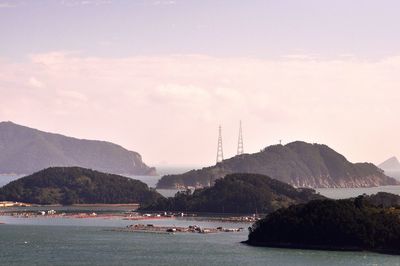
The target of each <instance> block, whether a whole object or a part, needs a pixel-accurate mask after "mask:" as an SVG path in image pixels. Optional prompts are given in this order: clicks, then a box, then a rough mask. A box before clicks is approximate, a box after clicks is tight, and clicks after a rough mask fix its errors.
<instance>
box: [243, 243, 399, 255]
mask: <svg viewBox="0 0 400 266" xmlns="http://www.w3.org/2000/svg"><path fill="white" fill-rule="evenodd" d="M240 243H242V244H245V245H248V246H253V247H269V248H285V249H303V250H324V251H340V252H373V253H380V254H386V255H394V256H398V255H400V250H390V249H364V248H361V247H336V246H329V245H306V244H293V243H264V242H250V241H249V240H245V241H241V242H240Z"/></svg>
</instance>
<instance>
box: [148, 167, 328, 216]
mask: <svg viewBox="0 0 400 266" xmlns="http://www.w3.org/2000/svg"><path fill="white" fill-rule="evenodd" d="M315 198H322V196H320V195H317V194H315V191H314V190H312V189H296V188H294V187H292V186H290V185H288V184H285V183H282V182H280V181H278V180H274V179H272V178H269V177H267V176H264V175H258V174H231V175H228V176H226V177H225V178H224V179H219V180H217V181H216V183H215V185H214V186H213V187H210V188H204V189H199V190H195V191H194V193H193V194H191V193H190V191H185V192H178V193H177V194H176V195H175V197H173V198H159V199H158V200H157V201H156V202H155V203H154V204H152V205H150V206H148V207H147V208H143V210H153V211H191V212H214V213H257V212H261V213H268V212H271V211H274V210H276V209H279V208H281V207H287V206H289V205H291V204H297V203H303V202H307V201H309V200H311V199H315Z"/></svg>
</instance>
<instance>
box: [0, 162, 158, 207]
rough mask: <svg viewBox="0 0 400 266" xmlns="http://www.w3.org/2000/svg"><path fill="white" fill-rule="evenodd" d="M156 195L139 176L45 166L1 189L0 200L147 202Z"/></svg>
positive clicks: (151, 200) (27, 201) (57, 202)
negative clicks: (136, 178) (137, 178)
mask: <svg viewBox="0 0 400 266" xmlns="http://www.w3.org/2000/svg"><path fill="white" fill-rule="evenodd" d="M159 197H162V196H161V195H160V194H158V193H157V192H155V191H153V190H150V189H149V188H148V186H147V185H146V184H145V183H143V182H140V181H138V180H134V179H131V178H127V177H123V176H118V175H113V174H105V173H101V172H97V171H93V170H89V169H85V168H80V167H52V168H48V169H45V170H42V171H39V172H37V173H35V174H32V175H30V176H27V177H23V178H20V179H18V180H16V181H13V182H11V183H9V184H8V185H6V186H4V187H3V188H1V189H0V200H9V201H20V202H26V203H35V204H63V205H70V204H78V203H89V204H92V203H108V204H111V203H141V204H149V203H151V202H153V201H155V200H156V199H157V198H159Z"/></svg>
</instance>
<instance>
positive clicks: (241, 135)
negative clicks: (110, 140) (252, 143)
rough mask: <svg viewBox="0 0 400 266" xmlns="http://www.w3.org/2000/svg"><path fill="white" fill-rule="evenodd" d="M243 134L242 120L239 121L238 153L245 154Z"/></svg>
mask: <svg viewBox="0 0 400 266" xmlns="http://www.w3.org/2000/svg"><path fill="white" fill-rule="evenodd" d="M243 152H244V150H243V134H242V121H240V123H239V138H238V147H237V155H241V154H243Z"/></svg>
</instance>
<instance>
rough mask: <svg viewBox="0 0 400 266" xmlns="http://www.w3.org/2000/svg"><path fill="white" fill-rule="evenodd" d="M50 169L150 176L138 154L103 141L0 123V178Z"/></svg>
mask: <svg viewBox="0 0 400 266" xmlns="http://www.w3.org/2000/svg"><path fill="white" fill-rule="evenodd" d="M51 166H79V167H85V168H90V169H94V170H98V171H102V172H106V173H114V174H128V175H153V174H155V173H156V171H155V168H153V167H148V166H147V165H146V164H144V163H143V161H142V158H141V156H140V154H139V153H137V152H134V151H129V150H126V149H124V148H123V147H121V146H119V145H116V144H113V143H110V142H105V141H97V140H85V139H76V138H71V137H66V136H63V135H60V134H53V133H47V132H43V131H39V130H37V129H32V128H29V127H25V126H20V125H17V124H14V123H12V122H1V123H0V174H31V173H34V172H36V171H38V170H41V169H44V168H48V167H51Z"/></svg>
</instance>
